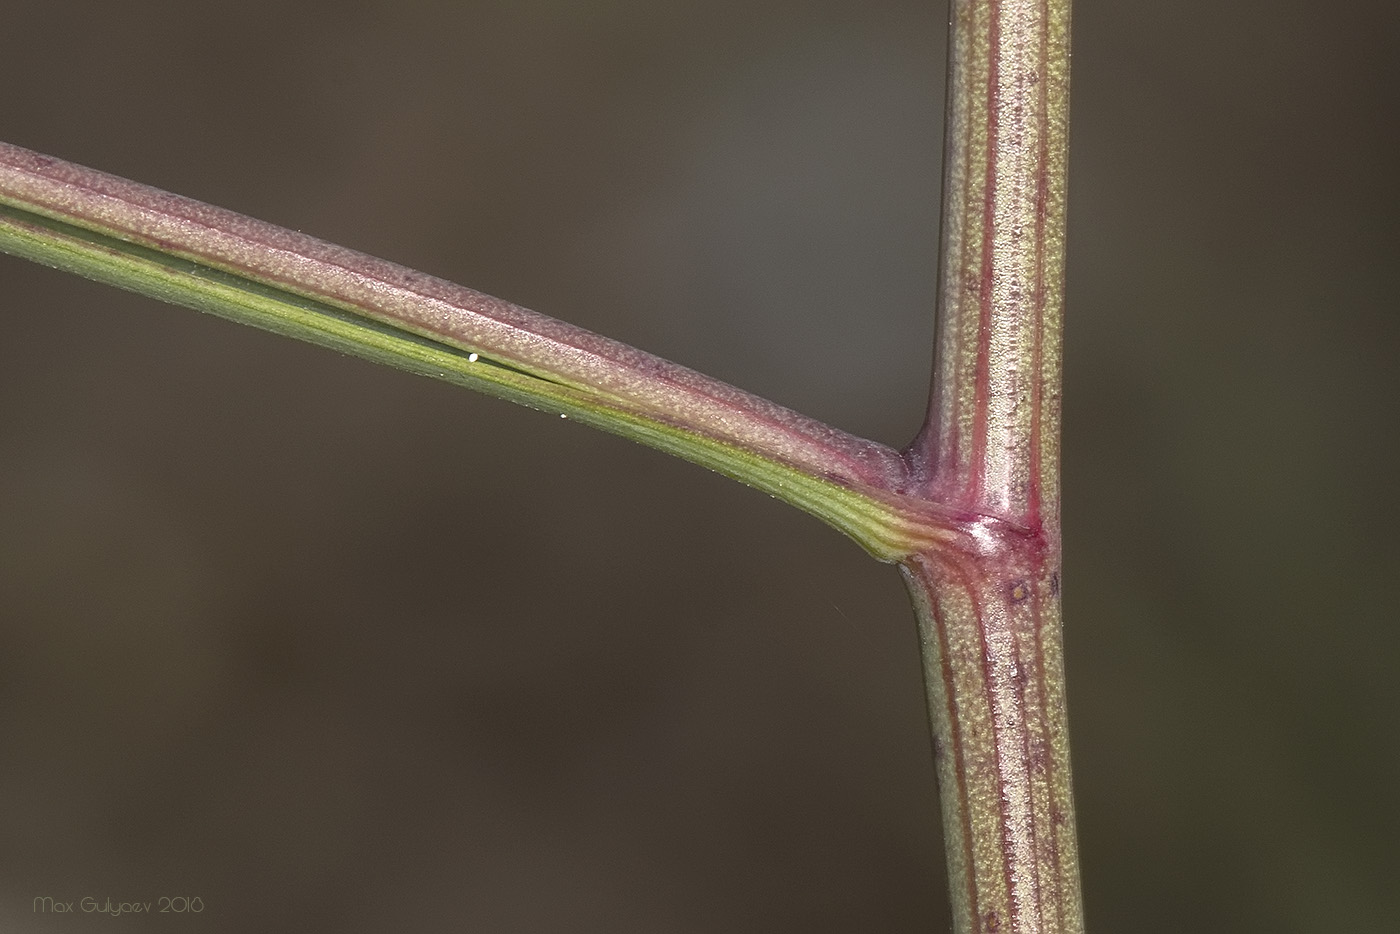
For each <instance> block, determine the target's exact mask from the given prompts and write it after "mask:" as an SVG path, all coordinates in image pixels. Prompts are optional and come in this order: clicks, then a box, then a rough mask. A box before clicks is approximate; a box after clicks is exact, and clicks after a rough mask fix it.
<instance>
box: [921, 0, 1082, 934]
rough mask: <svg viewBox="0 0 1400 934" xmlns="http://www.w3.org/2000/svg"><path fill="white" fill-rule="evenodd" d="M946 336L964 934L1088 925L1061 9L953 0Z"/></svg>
mask: <svg viewBox="0 0 1400 934" xmlns="http://www.w3.org/2000/svg"><path fill="white" fill-rule="evenodd" d="M952 20H953V21H952V41H951V53H950V66H951V67H950V79H949V100H948V130H947V143H946V145H947V156H946V159H945V165H946V169H945V172H946V177H945V180H944V205H943V218H944V220H943V243H942V257H941V269H940V273H941V277H940V278H941V282H940V290H939V304H940V307H939V325H938V340H937V348H936V359H935V366H934V377H933V386H932V393H931V399H930V404H929V414H928V418H927V420H926V423H925V425H924V428H923V430H922V431H921V432H920V434H919V436H918V437H917V438H916V439H915V441H914V442H913V444H911V445H910V447H909V449H908V450H907V451H906V452H905V455H906V457H907V458H908V459H909V462H910V466H911V472H912V474H913V477H914V478H915V484H916V489H917V490H918V491H919V492H920V494H921V495H922V497H923V498H925V499H927V500H930V501H933V502H937V503H940V504H942V506H943V507H944V508H945V509H947V510H948V511H949V512H950V513H951V514H954V515H960V516H964V517H965V518H963V519H962V520H960V522H959V527H960V529H961V530H962V532H963V533H964V534H962V535H957V536H948V537H945V538H944V539H942V540H940V541H939V542H937V543H935V544H933V545H931V546H930V547H929V548H927V549H924V550H922V551H921V552H920V553H918V554H915V555H912V556H910V557H909V558H906V559H905V560H904V561H903V562H902V563H901V567H902V570H903V572H904V575H905V580H906V583H907V584H908V586H909V590H910V593H911V595H912V596H913V600H914V604H915V608H916V610H917V612H918V616H919V630H920V641H921V644H922V647H923V654H924V677H925V682H926V685H927V688H928V694H929V715H930V719H931V721H932V724H933V731H934V747H935V760H936V764H937V769H938V776H939V789H940V796H941V799H942V804H943V807H942V810H943V818H944V828H945V836H946V842H947V853H948V870H949V878H950V885H951V895H952V902H953V906H954V923H955V928H956V930H957V931H958V932H959V934H982V932H988V934H993V932H995V934H1078V932H1082V931H1083V929H1084V922H1083V909H1082V905H1081V897H1080V885H1079V866H1078V851H1077V844H1076V841H1075V830H1074V808H1073V801H1072V797H1071V791H1070V771H1069V743H1068V727H1067V720H1066V711H1065V698H1064V662H1063V648H1062V646H1063V639H1062V632H1061V629H1062V626H1061V616H1060V528H1059V432H1060V425H1059V422H1060V418H1059V414H1060V340H1061V337H1060V336H1061V331H1062V304H1063V285H1062V283H1063V276H1064V211H1065V180H1066V141H1067V130H1068V106H1069V2H1068V0H954V5H953V17H952Z"/></svg>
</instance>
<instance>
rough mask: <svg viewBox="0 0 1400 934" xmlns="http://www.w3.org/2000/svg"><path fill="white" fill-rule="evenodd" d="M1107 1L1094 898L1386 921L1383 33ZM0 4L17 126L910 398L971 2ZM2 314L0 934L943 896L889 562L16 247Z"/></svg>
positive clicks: (592, 442)
mask: <svg viewBox="0 0 1400 934" xmlns="http://www.w3.org/2000/svg"><path fill="white" fill-rule="evenodd" d="M1075 15H1076V22H1075V53H1074V83H1075V92H1076V96H1075V101H1074V108H1073V109H1074V129H1073V158H1072V165H1073V178H1072V182H1071V238H1072V241H1071V257H1072V259H1071V268H1070V286H1069V297H1070V319H1069V321H1070V323H1069V333H1068V353H1067V360H1068V374H1067V388H1066V399H1067V402H1066V414H1067V425H1066V431H1067V440H1066V443H1067V448H1066V463H1065V469H1066V515H1065V531H1066V548H1067V566H1066V577H1065V579H1066V583H1067V590H1066V608H1067V614H1068V626H1069V629H1068V642H1069V666H1070V678H1071V684H1070V699H1071V709H1072V719H1073V731H1074V740H1075V744H1076V748H1075V757H1076V759H1075V767H1076V770H1077V777H1078V802H1079V809H1080V826H1081V833H1082V847H1083V860H1084V862H1083V866H1084V872H1085V881H1086V895H1087V910H1088V918H1089V924H1090V928H1091V930H1094V931H1100V932H1108V931H1123V932H1144V934H1151V932H1183V931H1191V932H1216V931H1219V932H1256V931H1257V932H1273V934H1278V932H1319V934H1321V932H1334V931H1344V930H1346V931H1384V930H1396V929H1397V925H1400V922H1397V920H1396V919H1397V917H1400V895H1397V891H1400V890H1397V888H1396V886H1395V884H1394V880H1395V878H1396V876H1397V874H1400V858H1398V857H1397V850H1396V843H1395V840H1396V838H1397V833H1400V807H1397V804H1396V802H1395V793H1396V789H1397V787H1400V756H1397V752H1396V750H1397V747H1398V746H1400V688H1397V686H1396V677H1395V672H1396V670H1397V663H1398V662H1400V645H1397V642H1400V636H1398V635H1397V625H1396V624H1397V622H1400V613H1397V610H1396V600H1395V590H1396V583H1397V577H1400V575H1397V572H1396V566H1397V546H1396V534H1395V529H1396V526H1397V522H1400V515H1397V502H1398V501H1400V500H1398V499H1397V497H1396V495H1395V493H1394V485H1395V482H1396V475H1397V470H1396V455H1397V445H1396V439H1397V431H1396V402H1397V389H1398V388H1400V387H1397V378H1396V373H1397V365H1396V359H1397V351H1400V323H1397V315H1396V311H1397V307H1396V306H1397V303H1396V298H1395V296H1396V295H1397V285H1398V284H1400V283H1397V279H1400V275H1397V266H1400V264H1397V229H1396V228H1397V222H1396V217H1397V207H1400V204H1398V203H1397V202H1398V201H1400V199H1398V198H1397V190H1396V188H1397V182H1396V178H1397V173H1396V167H1397V152H1400V145H1397V143H1400V140H1397V125H1400V124H1397V80H1396V75H1395V62H1396V58H1397V53H1400V14H1397V13H1396V12H1395V8H1394V6H1393V5H1391V4H1380V3H1341V4H1334V5H1331V6H1328V7H1326V8H1325V9H1323V8H1321V7H1319V5H1317V4H1311V3H1303V2H1300V0H1284V2H1282V3H1268V4H1266V3H1264V2H1262V0H1249V2H1243V3H1225V4H1221V3H1194V4H1159V3H1150V2H1142V0H1139V2H1132V3H1127V4H1123V3H1115V4H1095V3H1088V2H1081V3H1080V4H1079V6H1078V8H1077V9H1076V14H1075ZM4 20H5V42H4V52H3V55H0V137H3V138H5V139H7V140H9V141H11V142H15V143H18V144H21V145H24V146H28V147H31V148H34V149H38V150H42V151H45V152H50V153H53V154H56V155H59V156H62V157H65V158H68V159H72V160H75V161H78V162H83V163H86V164H90V165H94V166H97V167H100V168H103V169H106V170H109V171H112V172H116V173H118V174H122V175H127V176H130V177H133V178H137V179H140V180H142V181H146V182H149V183H151V184H155V185H159V186H161V187H165V188H169V189H171V190H174V191H178V192H181V193H184V194H188V195H191V196H194V197H197V198H201V199H204V200H207V201H211V202H214V203H217V204H220V205H224V206H227V207H231V208H234V209H237V210H241V211H244V212H247V213H249V214H253V215H255V216H258V217H262V218H266V219H268V220H272V221H276V222H279V223H282V224H285V225H288V226H292V227H296V228H300V229H303V230H306V231H308V232H310V233H314V234H316V235H319V236H322V237H325V238H327V239H330V240H333V241H337V242H342V243H346V244H349V245H352V246H355V247H358V248H361V249H364V250H367V251H369V252H372V253H375V254H379V255H383V256H386V257H389V258H392V259H395V260H398V261H401V262H404V263H407V264H409V265H411V266H415V267H419V268H423V269H426V270H429V271H431V272H434V273H437V274H439V275H442V276H445V277H447V278H450V279H453V280H456V281H460V282H464V283H466V284H469V285H472V286H474V287H477V288H480V289H483V290H486V291H488V292H492V293H495V294H499V295H502V296H504V297H507V298H510V299H512V300H515V301H518V302H521V303H523V304H525V305H528V306H530V307H533V308H536V309H539V310H541V311H545V312H548V313H551V314H554V315H557V316H559V317H563V318H567V319H568V320H571V321H574V322H577V323H579V324H582V325H585V326H588V327H591V328H595V329H597V330H601V331H603V332H606V333H608V334H610V335H613V336H616V337H619V338H622V339H624V340H628V341H630V342H633V343H636V344H639V345H641V346H643V347H645V348H647V349H649V350H653V351H656V352H658V353H661V354H664V355H666V356H670V357H673V358H675V359H677V360H680V361H682V362H684V363H687V364H690V365H692V366H695V367H698V368H700V369H702V370H706V371H708V372H710V373H713V374H715V375H717V376H720V377H722V378H725V379H728V380H730V381H732V382H735V383H737V384H739V385H741V386H744V387H745V388H748V389H751V390H755V391H758V392H761V393H764V394H766V395H769V396H771V397H773V398H775V399H777V400H779V401H782V402H784V403H787V404H789V405H792V406H794V407H796V408H798V409H801V410H803V411H805V412H808V413H810V414H812V415H816V416H820V417H823V418H826V419H829V420H831V421H833V422H835V423H836V424H838V425H840V426H841V427H843V428H846V429H849V430H852V431H855V432H859V433H862V434H868V435H871V436H874V437H876V438H879V439H881V440H883V441H887V442H890V443H893V444H903V443H904V442H905V441H906V440H907V439H908V438H909V437H910V436H912V434H913V432H914V431H915V429H916V427H917V424H918V421H919V419H920V417H921V415H922V407H923V398H924V392H925V390H924V386H925V383H926V380H927V369H928V364H929V361H928V353H929V352H928V350H927V348H928V346H929V341H930V334H931V329H932V321H931V317H930V311H929V309H930V306H931V304H932V300H933V291H934V271H933V266H932V263H933V256H934V253H935V249H936V214H937V198H938V191H937V188H938V185H937V179H938V176H939V166H940V158H939V154H940V145H941V144H940V135H941V125H940V124H941V107H942V93H943V69H944V63H943V46H944V33H943V25H942V24H943V22H944V21H945V20H946V11H945V9H944V8H943V7H942V6H940V5H937V4H925V3H919V2H866V3H854V2H842V3H811V2H800V3H799V2H792V0H779V2H768V3H752V2H746V3H737V2H718V3H717V2H713V0H710V2H692V0H679V2H672V3H668V4H661V5H657V4H646V3H633V2H627V0H594V2H580V3H565V2H557V0H510V2H506V0H496V2H460V3H442V2H439V3H433V2H420V0H395V2H394V3H388V2H336V3H332V2H324V0H320V2H318V0H290V2H289V0H275V2H273V0H251V2H244V3H239V4H217V5H216V4H196V5H194V6H193V7H192V6H191V5H189V4H182V3H173V2H170V3H163V2H153V0H133V2H126V3H96V2H93V3H56V2H52V0H43V2H40V0H10V2H8V3H6V5H5V15H4ZM0 308H2V309H3V317H2V318H0V320H2V321H3V324H4V337H3V340H2V341H0V930H4V931H6V932H9V931H17V932H28V931H36V932H38V931H61V932H69V931H92V930H97V929H98V927H99V926H101V925H103V924H108V925H112V927H110V928H105V927H104V928H103V930H107V929H113V930H115V929H120V930H126V931H142V932H144V931H191V932H205V931H209V932H226V931H227V932H235V931H253V930H256V931H269V932H283V931H286V932H291V931H312V932H321V931H327V932H328V931H337V932H360V931H364V932H371V931H385V930H403V931H425V932H439V931H443V932H445V931H483V932H495V931H503V932H656V931H665V932H678V934H689V932H713V931H726V932H804V934H806V932H855V931H860V932H866V931H880V932H885V931H889V932H904V931H908V932H923V931H938V930H944V929H945V925H946V924H947V920H946V918H947V914H946V913H947V907H946V903H945V901H944V895H943V889H944V886H945V883H944V878H943V865H942V843H941V838H940V832H939V828H938V820H937V814H936V802H935V798H934V795H933V790H932V787H931V784H930V783H931V781H932V765H931V755H930V752H929V749H928V740H927V737H926V734H925V732H924V712H923V701H922V695H921V689H920V684H919V666H918V660H917V652H916V647H915V640H914V631H913V622H912V619H911V615H910V612H909V610H908V607H907V603H906V598H905V595H904V593H903V591H902V589H901V585H900V582H899V579H898V576H897V574H896V573H895V571H894V570H893V569H892V568H889V567H885V566H881V565H877V564H875V563H873V562H871V561H870V560H869V559H867V558H866V557H865V556H864V555H863V554H862V553H861V552H860V551H859V549H857V548H856V546H854V545H853V544H850V543H849V542H847V541H845V540H844V539H842V538H840V537H839V536H838V535H837V534H836V533H833V532H830V531H828V530H827V529H825V528H824V527H822V526H821V525H819V524H818V523H817V522H815V521H814V520H811V519H809V518H807V517H805V516H803V515H800V514H797V513H795V512H793V511H792V510H790V509H788V508H786V507H783V506H781V505H779V504H777V503H774V502H772V501H770V500H769V499H768V498H767V497H764V496H762V495H759V494H756V493H754V492H752V491H750V490H746V489H744V488H741V487H739V486H737V485H735V484H732V483H730V482H728V481H725V480H722V479H720V478H718V477H715V476H712V475H709V474H707V473H705V472H704V471H702V470H700V469H698V468H695V467H692V466H689V465H686V464H682V463H679V462H672V461H670V460H668V459H666V458H665V457H662V456H660V455H657V454H654V453H652V452H649V451H646V450H643V449H641V448H638V447H636V446H634V445H631V444H628V443H625V442H622V441H619V440H617V439H615V438H612V437H609V436H605V435H601V434H596V433H592V432H590V431H588V430H586V429H583V428H580V427H578V426H575V425H571V424H568V423H561V422H560V420H559V419H551V418H546V417H543V416H540V415H537V414H534V413H530V412H527V411H524V410H518V409H515V408H512V407H510V406H508V405H506V404H504V403H498V402H496V401H493V400H489V399H485V398H481V397H477V396H474V395H471V394H469V393H466V392H463V391H459V390H456V389H453V388H451V387H448V386H446V385H443V384H436V383H433V382H430V381H427V380H423V379H419V378H414V377H410V376H406V375H403V374H400V373H397V372H392V371H387V370H380V369H376V368H374V367H372V366H370V365H369V364H366V363H362V362H360V361H356V360H352V359H348V358H341V357H337V356H336V355H334V354H331V353H329V352H326V351H322V350H319V349H315V348H311V347H307V346H302V345H297V344H292V343H290V342H286V341H283V340H281V339H276V338H272V337H270V336H267V335H265V334H262V333H259V332H255V331H251V330H246V329H240V328H237V327H235V326H233V325H230V324H227V323H225V322H222V321H220V320H217V319H213V318H208V317H204V316H200V315H197V314H195V313H192V312H189V311H185V310H181V309H175V308H171V307H166V306H162V305H159V304H156V303H153V302H150V301H146V300H143V299H138V298H135V297H132V296H128V295H126V294H123V293H118V292H115V291H112V290H109V289H106V288H102V287H98V286H95V285H92V284H89V283H86V282H83V281H80V280H77V279H74V278H72V277H69V276H65V275H60V274H57V273H53V272H50V271H48V270H44V269H40V268H38V267H34V266H31V265H28V264H25V263H22V262H20V261H17V260H12V259H9V258H0ZM43 896H51V897H53V898H55V899H59V900H61V901H75V902H76V901H77V900H79V899H81V898H83V897H85V896H91V897H94V898H96V899H98V900H99V901H102V900H105V899H106V898H112V899H113V900H114V901H150V902H155V900H156V899H158V898H160V897H161V896H168V897H182V896H183V897H198V898H200V899H202V903H203V905H204V910H203V912H202V913H200V914H197V915H184V916H173V915H168V914H167V915H157V916H154V917H142V916H138V917H133V918H122V919H119V920H117V921H115V922H114V921H111V920H110V919H108V918H106V917H105V916H104V917H97V916H94V915H83V914H81V911H80V912H79V914H78V916H77V917H75V918H63V917H58V916H53V915H41V914H35V913H34V911H33V905H32V900H33V899H34V898H35V897H43Z"/></svg>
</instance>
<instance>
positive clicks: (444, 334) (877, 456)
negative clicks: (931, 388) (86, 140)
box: [0, 143, 907, 489]
mask: <svg viewBox="0 0 1400 934" xmlns="http://www.w3.org/2000/svg"><path fill="white" fill-rule="evenodd" d="M0 194H4V195H6V196H10V197H13V198H15V199H16V200H17V201H21V202H23V203H24V204H25V205H26V207H27V208H28V209H30V210H34V211H35V212H36V213H42V214H44V215H46V216H48V217H51V218H54V219H56V220H61V221H66V222H70V223H74V224H77V225H78V226H82V227H85V228H88V229H94V230H99V231H101V232H103V233H107V234H110V235H112V236H115V237H118V238H120V239H123V240H127V241H130V242H133V243H138V244H141V245H143V246H149V247H152V248H154V249H158V250H160V251H162V252H165V253H170V254H173V255H178V256H182V257H185V258H187V259H191V260H194V261H196V262H199V263H203V264H206V265H209V266H213V267H216V268H219V269H224V270H227V271H230V272H234V273H236V274H239V275H243V276H246V277H248V278H250V279H253V280H256V281H260V282H264V283H268V284H272V285H275V286H279V287H282V288H285V289H287V290H288V291H291V292H294V293H296V294H300V295H303V296H306V297H309V298H314V299H316V300H318V301H323V302H326V303H327V304H330V305H335V306H337V307H340V308H345V309H348V310H352V311H354V312H356V313H360V314H368V315H369V316H371V317H375V318H377V319H379V320H381V321H385V322H388V323H391V324H393V325H395V326H397V327H402V328H405V329H407V330H412V331H414V332H416V333H419V334H422V335H425V336H430V337H433V338H435V339H438V340H440V341H442V342H444V343H447V344H451V345H453V346H457V347H461V348H463V349H467V350H473V351H478V352H480V353H482V354H485V355H488V356H490V357H491V358H492V359H494V360H497V361H499V362H502V363H506V364H508V365H510V366H513V367H516V368H518V369H521V370H524V371H525V372H528V373H531V374H533V375H536V376H539V377H541V378H543V379H547V380H550V381H553V382H558V383H563V384H565V385H573V386H585V387H589V388H590V389H592V390H594V391H597V392H600V393H601V394H604V395H606V396H608V397H611V398H612V399H613V400H614V401H615V402H616V404H617V407H618V408H620V409H624V410H627V411H631V412H633V413H636V414H641V415H647V416H649V417H652V418H655V419H657V420H659V421H663V422H665V423H668V424H675V425H681V426H685V427H686V428H689V429H691V430H694V431H698V432H701V433H704V434H706V435H708V436H709V437H712V438H715V439H717V440H720V441H725V442H728V443H731V444H735V445H737V446H739V447H741V448H746V449H749V450H752V451H755V452H757V453H761V454H763V455H764V456H769V457H775V458H776V459H778V460H780V461H782V462H784V463H787V464H789V465H790V466H793V467H796V468H798V469H800V470H803V471H804V472H807V473H810V474H813V475H823V474H825V475H827V476H829V477H831V478H832V479H833V480H836V481H837V482H839V483H841V484H843V485H846V486H850V487H855V488H861V487H867V486H868V487H875V488H879V489H893V488H896V487H899V486H903V485H904V484H905V480H906V471H907V468H906V465H905V463H904V461H903V459H902V458H901V457H900V455H899V454H898V452H896V451H894V450H893V449H891V448H889V447H887V446H885V445H882V444H879V443H877V442H874V441H868V440H866V439H863V438H857V437H855V436H854V435H850V434H847V433H845V432H842V431H840V430H838V429H835V428H832V427H831V426H829V425H826V424H824V423H822V422H819V421H816V420H814V419H811V418H808V417H807V416H804V415H801V414H799V413H797V412H794V411H792V410H791V409H788V408H785V407H783V406H780V405H777V404H776V403H773V402H770V401H768V400H766V399H763V398H761V397H758V396H754V395H752V394H750V393H747V392H744V391H743V390H740V389H737V388H735V387H734V386H731V385H729V384H727V383H724V382H721V381H719V380H716V379H712V378H711V377H708V376H705V375H703V374H700V373H697V372H696V371H694V370H691V369H689V368H687V367H683V366H680V365H678V364H675V363H671V362H670V361H668V360H663V359H662V358H660V357H656V356H653V355H652V354H648V353H645V352H643V351H640V350H637V349H636V348H634V347H630V346H628V345H626V344H623V343H620V342H618V341H614V340H611V339H609V338H606V337H603V336H601V335H598V334H594V333H593V332H591V331H587V330H585V329H583V328H579V327H576V326H574V325H571V324H567V323H565V322H563V321H559V320H558V319H555V318H550V317H547V316H545V315H541V314H538V313H536V312H533V311H530V310H528V309H526V308H522V307H520V306H519V305H514V304H511V303H510V302H506V301H503V300H501V299H499V298H493V297H492V296H489V295H485V294H483V293H481V292H477V291H475V290H473V289H469V288H465V287H463V286H460V285H456V284H454V283H451V282H448V281H446V280H443V279H438V278H436V277H433V276H429V275H426V274H424V273H421V272H417V271H415V270H412V269H409V268H407V267H404V266H400V265H398V264H395V263H391V262H388V261H386V260H382V259H377V258H375V257H372V256H368V255H366V254H364V253H359V252H356V251H354V250H350V249H347V248H345V247H341V246H336V245H334V244H331V243H327V242H325V241H323V240H318V239H316V238H314V237H309V236H306V235H305V234H302V233H298V232H296V231H292V230H288V229H286V228H283V227H278V226H276V225H274V224H268V223H265V222H263V221H258V220H254V219H252V218H249V217H245V216H243V215H241V214H237V213H234V212H232V211H227V210H224V209H222V208H217V207H213V206H212V205H208V204H204V203H202V202H199V201H194V200H192V199H189V198H184V197H181V196H179V195H173V194H170V193H168V192H164V191H161V190H159V189H156V188H151V187H149V186H146V185H141V184H138V183H136V182H132V181H128V180H126V179H122V178H118V177H117V176H114V175H108V174H106V173H104V172H99V171H96V170H94V169H89V168H85V167H83V166H78V165H73V164H71V163H66V162H62V161H60V160H57V159H53V158H51V157H48V156H42V155H40V154H38V153H34V152H30V151H29V150H26V149H22V148H20V147H18V146H12V145H8V144H3V143H0Z"/></svg>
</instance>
